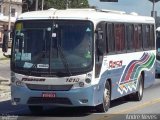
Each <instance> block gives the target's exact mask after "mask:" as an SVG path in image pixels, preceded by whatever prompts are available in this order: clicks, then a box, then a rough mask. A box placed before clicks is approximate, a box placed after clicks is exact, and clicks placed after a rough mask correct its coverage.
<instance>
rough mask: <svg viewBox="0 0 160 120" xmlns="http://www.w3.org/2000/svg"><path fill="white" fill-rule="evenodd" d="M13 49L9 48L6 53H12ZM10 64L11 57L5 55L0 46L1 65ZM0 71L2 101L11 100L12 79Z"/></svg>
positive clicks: (0, 99)
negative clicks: (5, 76)
mask: <svg viewBox="0 0 160 120" xmlns="http://www.w3.org/2000/svg"><path fill="white" fill-rule="evenodd" d="M10 52H11V50H10V49H9V50H8V52H7V53H6V54H7V55H8V54H10ZM2 64H3V65H5V64H9V58H6V57H5V56H4V55H3V52H2V48H0V67H1V65H2ZM1 74H2V73H0V102H2V101H6V100H9V99H10V98H11V97H10V94H11V93H10V80H9V79H7V78H4V77H2V76H1Z"/></svg>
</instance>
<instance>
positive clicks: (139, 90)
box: [133, 74, 144, 101]
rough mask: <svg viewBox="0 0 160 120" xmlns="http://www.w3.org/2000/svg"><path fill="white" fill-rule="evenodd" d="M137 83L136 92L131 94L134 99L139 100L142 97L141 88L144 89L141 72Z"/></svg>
mask: <svg viewBox="0 0 160 120" xmlns="http://www.w3.org/2000/svg"><path fill="white" fill-rule="evenodd" d="M138 81H139V84H138V87H137V92H136V93H134V94H133V97H134V100H135V101H141V100H142V98H143V90H144V80H143V76H142V74H141V75H140V76H139V78H138Z"/></svg>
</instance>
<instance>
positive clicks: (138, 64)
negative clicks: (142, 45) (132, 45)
mask: <svg viewBox="0 0 160 120" xmlns="http://www.w3.org/2000/svg"><path fill="white" fill-rule="evenodd" d="M154 61H155V55H154V54H153V53H151V54H149V53H144V54H143V55H142V57H141V58H140V60H133V61H131V62H130V63H129V65H128V66H127V67H126V69H125V70H124V72H123V74H122V76H121V79H120V81H119V84H118V91H119V92H120V93H121V94H123V92H124V91H125V92H126V93H127V92H128V90H130V91H132V89H135V90H136V88H137V84H138V80H137V78H138V76H139V75H140V73H141V71H142V70H144V69H145V70H147V71H148V70H150V69H151V68H152V67H153V65H154Z"/></svg>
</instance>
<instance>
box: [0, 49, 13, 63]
mask: <svg viewBox="0 0 160 120" xmlns="http://www.w3.org/2000/svg"><path fill="white" fill-rule="evenodd" d="M6 54H7V55H9V54H11V49H10V48H9V49H8V52H7V53H6ZM1 60H9V58H6V57H5V56H4V55H3V52H2V48H0V61H1Z"/></svg>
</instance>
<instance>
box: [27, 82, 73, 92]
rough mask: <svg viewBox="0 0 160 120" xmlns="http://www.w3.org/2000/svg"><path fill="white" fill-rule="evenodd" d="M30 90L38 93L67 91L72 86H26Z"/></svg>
mask: <svg viewBox="0 0 160 120" xmlns="http://www.w3.org/2000/svg"><path fill="white" fill-rule="evenodd" d="M26 85H27V87H28V88H29V89H30V90H40V91H68V90H70V89H71V88H72V86H73V85H35V84H26Z"/></svg>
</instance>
